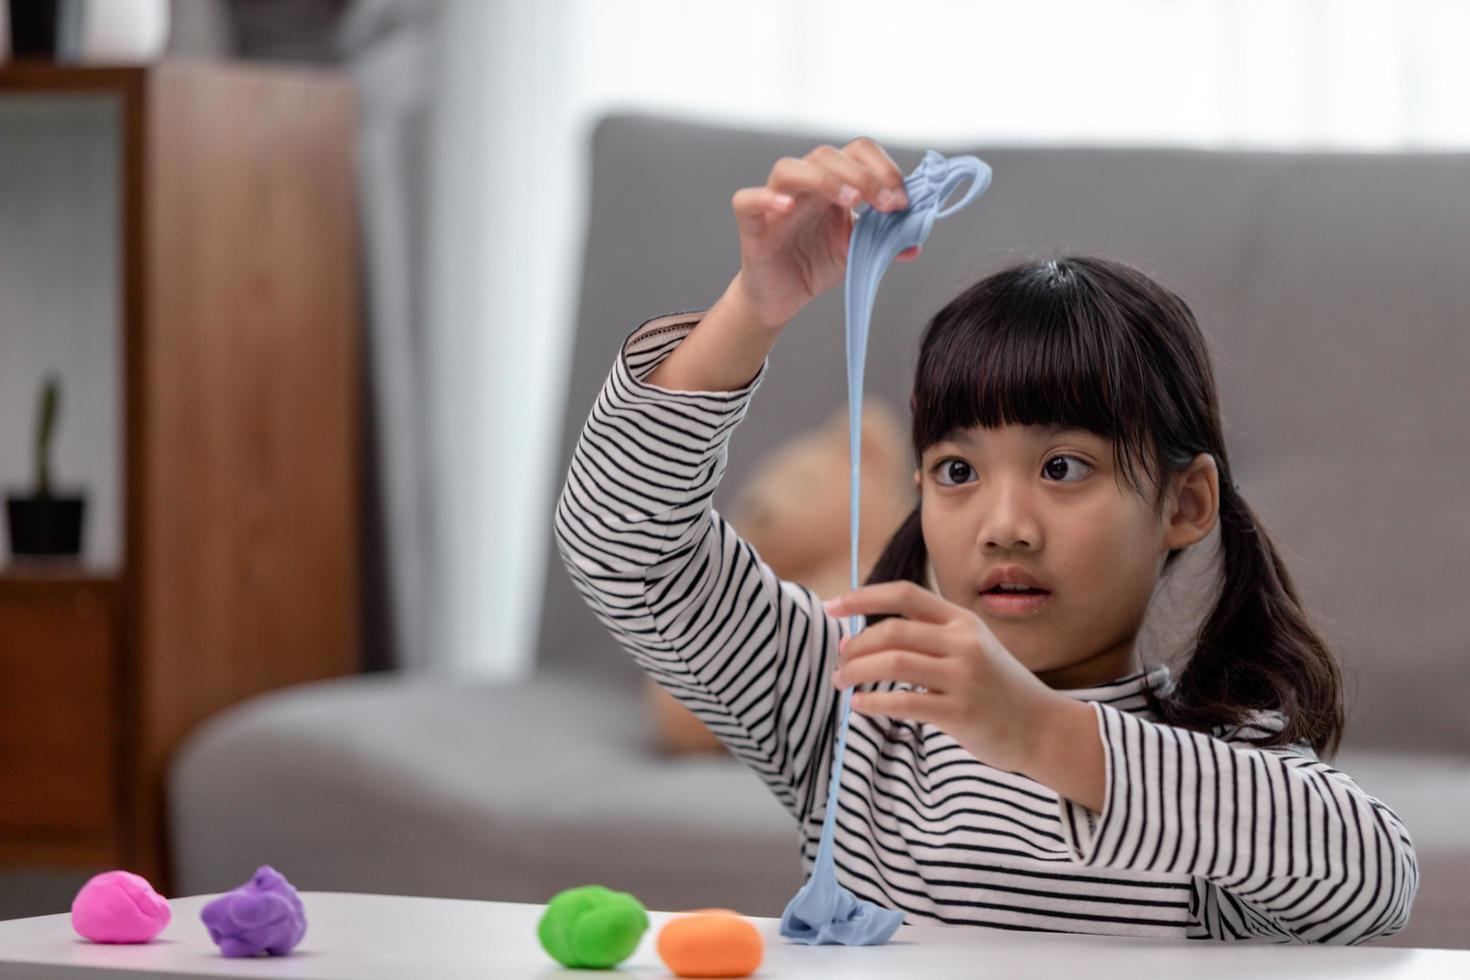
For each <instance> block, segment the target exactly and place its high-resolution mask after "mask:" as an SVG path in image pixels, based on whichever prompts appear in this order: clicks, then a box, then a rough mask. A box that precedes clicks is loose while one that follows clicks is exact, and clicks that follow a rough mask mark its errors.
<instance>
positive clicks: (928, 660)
mask: <svg viewBox="0 0 1470 980" xmlns="http://www.w3.org/2000/svg"><path fill="white" fill-rule="evenodd" d="M954 679H955V678H954V671H953V669H952V668H951V667H950V666H949V661H947V660H945V659H942V658H940V657H934V656H930V655H929V654H927V653H918V652H916V651H914V650H883V651H881V652H879V653H874V654H872V655H871V656H867V657H863V658H862V659H861V660H854V661H852V662H851V663H846V664H843V665H842V668H841V669H840V670H836V671H833V673H832V686H833V687H835V688H837V689H838V690H839V691H840V690H842V689H843V688H844V687H857V686H858V685H859V684H876V683H879V682H881V681H897V682H899V683H903V684H912V685H914V686H915V687H924V688H928V689H929V690H931V691H939V692H941V693H943V692H945V691H948V690H950V689H951V688H952V687H953V685H954Z"/></svg>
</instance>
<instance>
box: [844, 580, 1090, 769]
mask: <svg viewBox="0 0 1470 980" xmlns="http://www.w3.org/2000/svg"><path fill="white" fill-rule="evenodd" d="M825 606H826V610H827V612H828V614H829V615H833V616H844V617H845V616H850V615H862V616H872V615H874V614H878V613H882V614H886V615H889V616H891V617H892V618H889V619H884V620H883V621H882V622H880V623H878V624H876V625H874V626H868V627H865V628H864V629H862V630H860V631H859V632H857V633H856V634H853V635H851V636H846V637H844V638H843V639H842V641H841V643H840V644H839V646H838V664H837V666H838V670H837V671H836V672H834V674H833V676H832V684H833V686H834V687H836V688H838V689H839V690H840V689H842V688H846V687H855V686H857V685H859V684H868V683H874V682H880V681H898V682H901V683H906V684H910V685H913V686H914V687H916V688H919V690H917V691H903V690H900V691H865V692H863V693H862V694H854V695H853V702H852V709H853V710H854V711H858V712H861V713H863V714H870V715H884V716H887V717H889V718H906V719H910V720H913V721H923V722H928V723H929V724H931V725H933V726H935V727H936V728H938V729H940V730H941V731H944V732H946V733H947V734H949V735H950V736H951V737H952V738H953V739H954V740H955V741H956V742H958V743H959V744H960V745H962V746H963V747H964V748H966V749H967V750H969V752H970V753H971V754H972V755H974V756H975V757H976V758H978V759H980V760H981V761H983V762H985V763H986V764H987V765H990V766H994V767H995V768H997V769H1003V770H1006V771H1008V772H1020V773H1024V774H1026V775H1029V776H1032V778H1037V776H1036V773H1037V772H1039V771H1040V767H1039V766H1038V765H1037V763H1038V762H1039V761H1040V756H1041V749H1042V746H1043V742H1044V741H1045V740H1044V739H1043V736H1045V735H1046V734H1047V733H1048V731H1049V730H1051V729H1052V728H1053V727H1054V726H1057V725H1059V724H1060V723H1061V722H1062V721H1063V719H1064V718H1071V717H1073V716H1074V715H1075V714H1077V713H1085V714H1086V716H1087V718H1088V719H1091V718H1092V717H1093V716H1092V714H1091V709H1090V708H1086V710H1085V712H1081V711H1079V709H1078V703H1075V702H1073V701H1072V699H1071V698H1068V697H1067V696H1066V695H1062V694H1058V693H1057V692H1056V691H1053V690H1052V689H1051V688H1049V687H1047V686H1046V684H1045V683H1044V682H1043V681H1042V680H1041V679H1040V678H1039V677H1037V676H1036V675H1035V674H1034V673H1032V672H1031V670H1030V669H1028V668H1027V667H1026V666H1025V665H1024V664H1022V663H1021V662H1020V661H1019V660H1017V659H1016V658H1015V656H1014V655H1013V654H1012V653H1011V652H1010V651H1009V650H1007V649H1006V648H1005V646H1004V645H1003V644H1002V643H1001V642H1000V640H999V639H997V638H996V636H995V634H994V633H993V632H991V630H990V627H989V626H987V625H986V624H985V621H984V620H982V619H981V618H980V617H979V616H977V615H976V614H975V613H974V612H972V611H970V610H969V609H966V608H964V607H963V606H958V605H955V604H954V603H952V602H950V601H948V600H947V599H944V598H943V597H941V596H938V595H935V594H934V593H933V592H930V591H929V590H928V589H925V588H923V587H921V586H919V585H916V584H914V583H913V582H906V581H894V582H882V583H878V584H875V585H865V586H862V587H861V588H858V589H855V590H853V591H850V592H847V593H845V594H843V595H840V596H836V597H834V598H832V599H829V600H827V602H826V603H825ZM1084 708H1085V706H1084ZM1094 724H1095V723H1094Z"/></svg>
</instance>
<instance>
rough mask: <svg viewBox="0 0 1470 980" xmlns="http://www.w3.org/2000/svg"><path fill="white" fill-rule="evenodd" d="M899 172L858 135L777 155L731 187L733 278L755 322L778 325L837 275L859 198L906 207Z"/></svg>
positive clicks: (906, 257) (909, 254)
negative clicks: (736, 246)
mask: <svg viewBox="0 0 1470 980" xmlns="http://www.w3.org/2000/svg"><path fill="white" fill-rule="evenodd" d="M903 178H904V175H903V173H902V172H901V171H900V170H899V169H898V167H897V165H895V164H894V162H893V159H892V158H891V157H889V155H888V153H887V152H886V151H885V150H884V149H883V148H882V147H881V146H879V145H878V144H877V143H875V142H874V141H873V140H871V139H869V138H868V137H866V136H860V137H858V138H857V139H855V140H853V141H852V142H851V143H848V144H847V145H846V146H845V147H843V148H842V149H841V150H838V149H836V148H834V147H832V146H830V145H828V144H825V143H824V144H822V145H821V146H819V147H817V148H816V149H814V150H812V151H811V152H810V153H808V154H807V155H806V156H805V157H802V158H801V159H797V158H796V157H782V158H781V159H780V160H777V161H776V165H775V166H774V167H772V168H771V175H770V177H768V178H767V180H766V183H765V185H764V186H762V187H742V188H741V189H740V190H738V191H736V192H735V194H734V196H733V197H732V198H731V200H730V206H731V209H732V210H733V211H734V212H735V220H736V224H737V225H738V226H739V229H740V274H739V275H738V276H737V277H736V279H737V285H738V286H739V288H740V289H741V290H742V292H743V294H744V298H745V301H746V303H747V307H748V309H749V310H750V312H751V313H752V314H753V315H754V316H755V317H756V319H757V320H758V321H759V322H760V323H761V325H762V326H765V327H768V328H771V329H776V330H779V329H780V328H782V327H784V326H785V325H786V324H787V323H789V322H790V321H791V319H792V318H793V317H794V316H796V314H797V312H798V311H799V310H801V308H802V307H803V306H805V305H806V304H807V303H809V302H811V301H812V300H813V299H815V298H816V297H818V296H820V295H821V294H822V293H824V292H826V291H827V290H828V289H830V288H831V287H832V286H834V285H835V284H837V283H839V282H841V281H842V279H843V277H844V276H845V275H846V273H847V246H848V241H849V239H850V238H851V237H852V227H853V224H854V222H855V221H856V215H855V214H854V211H853V209H854V208H856V206H857V205H858V203H859V202H861V201H867V202H868V203H869V204H871V205H872V206H873V207H874V208H875V209H877V210H879V211H897V210H902V209H903V208H906V207H908V204H909V202H908V197H907V194H906V193H905V190H904V186H903ZM890 195H892V196H890ZM922 248H923V246H921V245H915V246H914V247H912V248H909V249H905V250H904V251H903V252H901V253H899V255H898V260H899V261H912V260H913V259H916V258H918V255H919V252H920V250H921V249H922Z"/></svg>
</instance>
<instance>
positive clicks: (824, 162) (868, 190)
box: [807, 144, 896, 211]
mask: <svg viewBox="0 0 1470 980" xmlns="http://www.w3.org/2000/svg"><path fill="white" fill-rule="evenodd" d="M807 159H808V160H810V161H812V162H813V163H815V164H817V165H818V166H821V167H826V168H827V169H829V170H832V171H835V172H836V173H837V175H838V176H839V177H840V178H841V179H842V180H843V181H844V182H845V183H847V184H850V185H851V186H853V187H856V188H857V189H858V192H859V193H860V194H861V195H862V197H861V200H865V201H867V202H868V203H869V204H871V205H872V206H873V207H874V208H875V209H877V210H879V211H891V210H893V209H894V208H895V207H896V204H895V203H894V202H893V201H892V200H889V199H888V198H886V197H885V198H883V199H881V200H880V199H879V193H878V192H879V191H882V190H887V187H886V186H885V185H884V183H883V181H882V179H881V178H880V177H879V176H878V174H876V173H874V172H873V169H872V168H871V167H869V166H868V165H867V164H866V163H864V162H863V161H862V160H860V159H859V158H857V157H855V156H849V155H848V154H846V153H844V152H842V151H841V150H838V149H837V148H836V147H833V146H828V145H826V144H823V145H821V146H819V147H817V148H816V149H815V150H812V152H811V153H809V154H807Z"/></svg>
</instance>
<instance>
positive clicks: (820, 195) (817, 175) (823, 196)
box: [766, 157, 862, 208]
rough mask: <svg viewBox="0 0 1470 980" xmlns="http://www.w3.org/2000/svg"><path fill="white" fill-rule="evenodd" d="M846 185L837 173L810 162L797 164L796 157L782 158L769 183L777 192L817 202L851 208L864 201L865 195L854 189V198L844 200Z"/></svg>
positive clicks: (800, 161) (773, 169) (777, 162)
mask: <svg viewBox="0 0 1470 980" xmlns="http://www.w3.org/2000/svg"><path fill="white" fill-rule="evenodd" d="M846 185H847V182H846V181H845V180H844V179H843V178H842V177H841V176H839V175H838V174H837V172H836V171H833V170H829V169H828V168H826V167H820V166H818V165H817V164H815V163H813V162H812V161H810V160H798V159H797V158H796V157H782V158H781V159H779V160H777V161H776V165H775V166H774V167H772V168H771V176H770V177H769V178H768V179H767V180H766V186H767V187H769V188H771V189H772V190H775V191H783V192H785V193H787V194H790V195H791V196H792V197H795V198H797V200H798V201H800V200H802V199H804V198H805V199H810V198H812V197H816V198H817V199H820V200H823V201H827V202H830V203H832V204H836V205H839V206H841V207H844V208H851V207H852V206H853V205H855V204H857V203H858V201H859V200H861V198H862V191H861V190H858V189H856V188H854V191H855V193H856V196H855V197H852V198H844V197H843V196H842V188H843V187H844V186H846Z"/></svg>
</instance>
